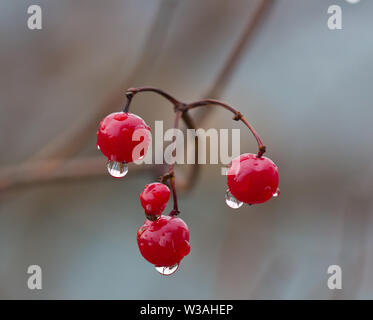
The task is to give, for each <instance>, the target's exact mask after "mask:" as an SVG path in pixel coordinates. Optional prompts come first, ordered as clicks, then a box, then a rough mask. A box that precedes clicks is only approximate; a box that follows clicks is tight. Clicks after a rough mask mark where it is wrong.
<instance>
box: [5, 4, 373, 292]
mask: <svg viewBox="0 0 373 320" xmlns="http://www.w3.org/2000/svg"><path fill="white" fill-rule="evenodd" d="M264 2H268V3H266V4H264V5H263V1H261V0H257V1H254V0H234V1H226V0H204V1H200V0H189V1H184V0H109V1H98V0H97V1H93V0H90V1H88V0H79V1H73V0H64V1H57V0H48V1H37V0H35V1H22V0H19V1H13V0H2V1H1V2H0V48H1V50H0V70H1V76H0V146H1V153H0V165H1V166H0V298H3V299H42V298H48V299H91V298H92V299H93V298H94V299H170V298H172V299H188V298H193V299H263V298H265V299H295V298H296V299H347V298H348V299H367V298H373V275H372V272H371V270H372V269H373V253H372V250H371V248H372V245H373V232H371V231H372V230H373V203H372V190H373V182H372V178H373V165H372V156H373V139H372V137H373V126H372V119H373V108H372V100H373V90H372V83H373V38H372V31H373V20H372V13H373V2H372V1H368V0H361V1H360V2H359V3H357V4H349V3H348V2H347V1H344V0H312V1H310V0H277V1H274V0H269V1H264ZM32 4H39V5H41V7H42V10H43V11H42V12H43V29H42V30H41V31H31V30H29V29H28V28H27V18H28V14H27V8H28V6H29V5H32ZM332 4H338V5H340V6H341V7H342V10H343V11H342V12H343V29H342V30H335V31H331V30H329V29H328V27H327V19H328V17H329V16H328V14H327V9H328V7H329V6H330V5H332ZM261 6H265V8H264V7H262V8H264V9H263V12H262V13H261V14H260V15H259V16H258V10H260V8H261ZM258 8H259V9H258ZM253 19H257V20H258V21H256V22H253ZM253 26H254V27H253ZM250 28H251V29H250ZM248 29H249V30H251V31H250V33H249V35H246V38H245V30H248ZM242 37H243V38H244V40H242V39H243V38H242ZM241 40H242V41H243V42H242V46H241V47H240V46H239V43H240V41H241ZM237 46H238V53H239V54H238V55H237V56H236V57H233V58H234V59H233V60H234V61H233V62H234V63H232V65H230V66H229V68H228V71H227V70H226V74H223V78H224V79H223V80H224V81H221V83H217V81H218V80H219V75H221V72H223V71H222V70H224V66H226V65H227V61H229V59H230V58H229V57H232V52H234V50H237ZM235 48H236V49H235ZM220 79H221V78H220ZM144 85H151V86H154V87H158V88H162V89H164V90H166V91H167V92H170V93H172V94H174V95H175V96H176V97H178V98H180V99H182V100H185V101H192V100H196V99H199V98H201V97H203V96H205V95H206V94H208V93H210V94H211V95H213V96H212V97H218V98H220V99H222V100H224V101H227V102H229V103H231V104H232V105H233V106H235V107H237V108H238V109H239V110H241V112H242V113H243V114H244V115H245V116H246V117H247V119H248V120H249V121H250V122H251V123H252V124H253V125H254V127H255V128H256V129H257V130H258V132H260V134H261V136H262V138H263V140H264V141H265V143H266V145H267V146H268V153H267V155H268V156H269V157H271V158H272V159H273V160H274V161H275V162H276V163H277V164H278V166H279V168H280V188H281V195H280V197H279V198H278V199H276V200H271V201H269V202H268V203H266V204H263V205H258V206H251V207H249V206H243V207H242V208H240V209H239V210H232V209H229V208H228V207H227V206H226V205H225V202H224V193H225V189H226V178H225V177H224V176H222V175H221V174H220V168H221V166H216V165H214V166H213V165H206V166H202V167H201V172H200V176H199V178H198V179H197V181H196V183H195V185H194V187H193V188H192V189H191V190H189V192H182V193H181V194H180V200H179V201H180V207H181V211H182V213H181V217H182V218H183V219H184V220H185V221H186V222H187V224H188V225H189V227H190V236H191V246H192V248H191V253H190V255H189V256H188V257H186V258H185V259H184V260H183V261H182V265H181V267H180V269H179V270H178V272H177V273H175V274H174V275H173V276H171V277H163V276H161V275H159V274H158V273H157V272H156V271H155V270H154V268H153V267H152V266H151V265H150V264H149V263H147V262H146V261H145V260H144V259H143V258H142V257H141V255H140V253H139V251H138V248H137V243H136V232H137V228H138V227H139V226H140V225H141V224H142V223H143V221H144V216H143V210H142V208H141V206H140V202H139V201H138V195H139V193H140V192H141V190H142V188H143V186H144V185H145V184H146V183H149V182H152V181H154V180H155V177H156V176H157V175H159V171H156V170H154V169H151V168H147V169H138V168H134V167H130V171H129V174H128V175H127V176H126V177H125V178H124V179H123V180H119V181H118V180H116V179H113V178H111V177H110V176H109V175H108V174H107V172H106V169H105V159H104V157H103V156H100V155H99V153H98V152H97V150H96V147H95V133H96V130H97V124H98V119H100V118H101V117H103V116H104V115H105V114H107V113H109V112H113V111H117V110H120V109H121V108H122V107H123V103H124V101H125V96H124V92H125V89H126V88H128V87H133V86H144ZM131 108H133V109H132V110H133V111H135V112H136V113H137V114H139V115H140V116H142V117H143V118H144V119H145V120H146V122H147V123H148V124H150V125H153V124H154V121H155V120H162V119H164V120H165V127H167V126H171V125H172V118H173V113H172V111H171V110H172V108H171V106H170V105H168V103H167V101H165V100H162V99H161V98H159V97H157V96H154V95H151V94H143V95H138V96H137V97H136V98H135V100H134V102H133V105H132V107H131ZM192 115H193V116H194V117H195V118H196V119H197V120H198V119H199V117H200V116H201V113H198V112H195V113H193V114H192ZM200 125H201V126H203V127H204V128H209V127H216V128H219V127H222V128H241V129H244V127H243V126H242V125H240V124H239V123H236V122H234V121H232V120H231V115H230V114H228V113H227V112H226V111H225V110H222V109H221V110H220V109H218V108H216V109H215V108H214V110H213V111H211V112H209V113H208V114H207V116H206V115H205V118H204V121H202V122H201V123H200ZM241 150H242V152H255V151H256V145H255V140H254V139H253V138H252V136H251V135H249V134H247V131H246V130H241ZM186 169H187V168H186ZM32 264H37V265H40V266H41V267H42V270H43V289H42V290H40V291H37V290H34V291H31V290H29V289H28V288H27V279H28V275H27V273H26V270H27V267H28V266H29V265H32ZM332 264H337V265H340V266H341V268H342V271H343V289H342V290H334V291H332V290H329V289H328V287H327V279H328V274H327V268H328V266H329V265H332Z"/></svg>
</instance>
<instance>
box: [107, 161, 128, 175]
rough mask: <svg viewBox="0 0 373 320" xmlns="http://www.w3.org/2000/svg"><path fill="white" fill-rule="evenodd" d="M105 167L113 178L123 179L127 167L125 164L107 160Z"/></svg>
mask: <svg viewBox="0 0 373 320" xmlns="http://www.w3.org/2000/svg"><path fill="white" fill-rule="evenodd" d="M106 167H107V171H108V172H109V173H110V175H111V176H112V177H114V178H123V177H124V176H125V175H126V174H127V172H128V166H127V163H126V162H117V161H112V160H108V162H107V164H106Z"/></svg>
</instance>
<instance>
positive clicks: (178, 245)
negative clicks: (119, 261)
mask: <svg viewBox="0 0 373 320" xmlns="http://www.w3.org/2000/svg"><path fill="white" fill-rule="evenodd" d="M137 244H138V246H139V249H140V252H141V254H142V256H143V257H144V258H145V259H146V260H147V261H149V262H150V263H152V264H154V265H155V266H156V267H171V266H175V265H177V264H179V263H180V261H181V259H183V258H184V257H185V256H186V255H188V253H189V251H190V245H189V229H188V226H187V225H186V224H185V222H184V221H183V220H181V219H180V218H177V217H172V216H161V217H160V218H159V219H157V220H155V221H150V220H146V221H145V223H144V224H143V225H142V226H141V227H140V228H139V230H138V231H137Z"/></svg>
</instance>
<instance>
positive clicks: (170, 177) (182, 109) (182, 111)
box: [123, 87, 266, 216]
mask: <svg viewBox="0 0 373 320" xmlns="http://www.w3.org/2000/svg"><path fill="white" fill-rule="evenodd" d="M139 92H154V93H157V94H159V95H161V96H162V97H164V98H165V99H167V100H168V101H169V102H171V103H172V104H173V106H174V111H175V118H174V130H176V129H178V128H179V122H180V118H182V119H183V120H184V122H185V124H186V126H187V127H188V128H190V129H195V125H194V123H193V120H192V118H191V117H190V115H189V113H188V111H189V110H191V109H194V108H197V107H202V106H213V105H215V106H221V107H223V108H225V109H227V110H228V111H230V112H232V113H233V114H234V117H233V120H235V121H239V120H240V121H242V122H243V123H244V124H245V125H246V127H248V128H249V130H250V131H251V133H252V134H253V135H254V137H255V139H256V141H257V143H258V149H259V150H258V158H260V157H261V156H262V155H263V154H264V152H265V151H266V147H265V145H264V144H263V141H262V140H261V139H260V137H259V135H258V133H257V132H256V131H255V130H254V128H253V126H252V125H251V124H250V123H248V122H247V120H246V119H245V118H244V116H243V115H242V114H241V112H239V111H238V110H236V109H235V108H233V107H231V106H230V105H229V104H227V103H224V102H222V101H219V100H215V99H204V100H199V101H195V102H191V103H188V104H187V103H184V102H181V101H180V100H178V99H176V98H175V97H173V96H172V95H170V94H168V93H166V92H164V91H163V90H161V89H157V88H153V87H141V88H129V89H128V90H127V91H126V97H127V102H126V105H125V107H124V109H123V112H128V110H129V107H130V104H131V101H132V98H133V97H134V96H135V95H136V94H137V93H139ZM175 141H176V134H175V135H174V137H173V139H172V143H175ZM195 144H196V146H197V144H198V139H197V137H196V138H195ZM174 152H176V149H175V150H174ZM173 156H175V155H174V154H173ZM195 160H196V161H195V165H194V170H193V172H192V173H191V175H190V178H191V181H192V182H193V180H194V177H195V175H196V174H197V172H198V165H197V164H198V152H196V159H195ZM175 161H176V159H175V160H174V161H173V162H172V163H171V164H170V165H169V169H168V171H167V173H165V174H164V175H162V176H161V177H160V179H159V180H160V182H162V183H166V182H167V181H169V184H170V187H171V190H172V197H173V201H174V207H173V209H172V211H171V212H170V216H175V215H178V214H179V212H180V211H179V207H178V201H177V192H176V184H175Z"/></svg>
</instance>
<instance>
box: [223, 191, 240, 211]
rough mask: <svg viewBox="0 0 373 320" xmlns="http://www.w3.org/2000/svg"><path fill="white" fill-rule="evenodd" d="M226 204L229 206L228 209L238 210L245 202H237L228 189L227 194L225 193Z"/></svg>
mask: <svg viewBox="0 0 373 320" xmlns="http://www.w3.org/2000/svg"><path fill="white" fill-rule="evenodd" d="M225 203H226V204H227V206H228V207H230V208H232V209H238V208H239V207H241V206H242V205H243V202H241V201H239V200H237V199H236V198H235V197H234V196H233V195H232V194H231V193H230V191H229V189H227V191H226V193H225Z"/></svg>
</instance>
